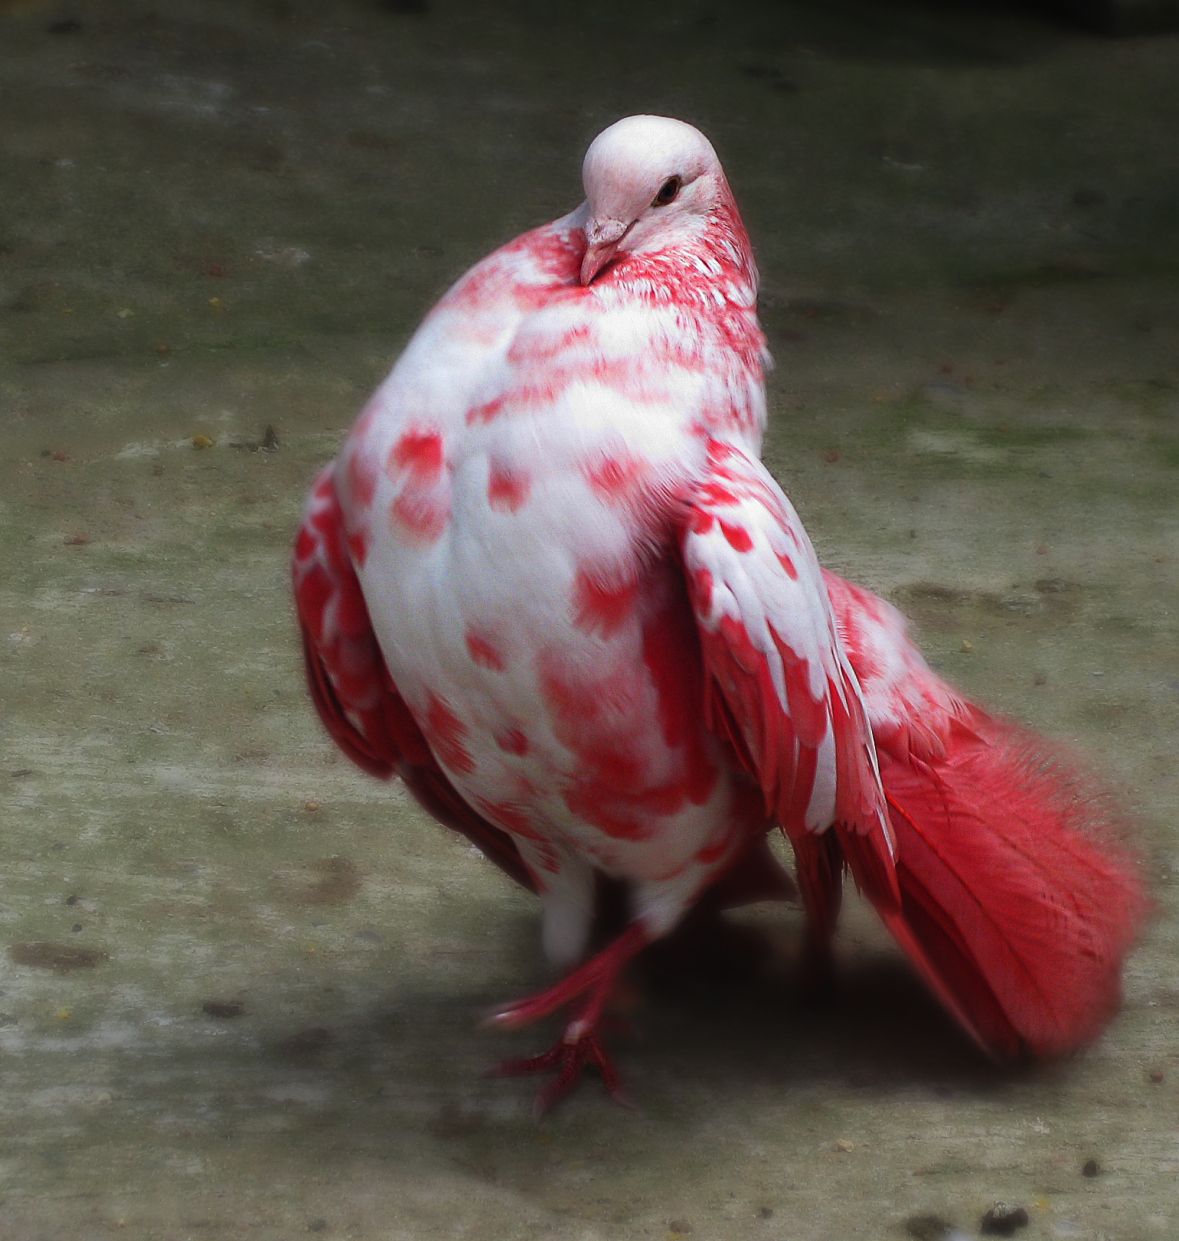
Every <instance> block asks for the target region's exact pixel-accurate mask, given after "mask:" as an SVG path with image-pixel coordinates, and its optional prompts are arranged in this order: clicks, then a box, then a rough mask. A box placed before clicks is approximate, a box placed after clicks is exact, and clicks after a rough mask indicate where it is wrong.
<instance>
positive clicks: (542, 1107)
mask: <svg viewBox="0 0 1179 1241" xmlns="http://www.w3.org/2000/svg"><path fill="white" fill-rule="evenodd" d="M577 1025H578V1023H576V1022H575V1023H574V1024H573V1025H572V1026H570V1028H569V1030H567V1031H566V1032H565V1034H564V1035H563V1036H562V1037H561V1039H560V1040H559V1041H558V1042H557V1043H555V1044H554V1045H553V1046H552V1047H550V1048H549V1049H548V1051H543V1052H541V1053H540V1054H539V1055H536V1056H526V1057H524V1058H522V1059H517V1060H504V1061H503V1062H502V1063H501V1064H499V1065H497V1066H496V1067H495V1068H494V1069H492V1070H491V1074H492V1076H495V1077H520V1076H523V1075H525V1074H531V1073H554V1074H555V1076H554V1078H553V1080H552V1081H551V1082H549V1083H548V1085H546V1086H545V1087H544V1088H543V1089H542V1090H541V1091H540V1092H539V1094H537V1096H536V1100H535V1102H534V1103H533V1105H532V1111H533V1114H534V1115H535V1116H536V1118H537V1119H538V1120H539V1119H540V1118H541V1117H542V1116H544V1114H545V1113H546V1112H548V1111H549V1109H550V1108H552V1107H553V1106H554V1105H555V1104H557V1103H559V1102H560V1101H561V1100H562V1099H563V1098H565V1096H566V1095H567V1094H569V1093H570V1092H571V1091H573V1089H574V1088H575V1087H576V1086H577V1084H578V1082H580V1081H581V1074H582V1072H583V1070H584V1069H585V1068H587V1067H588V1066H592V1067H593V1068H595V1069H597V1070H598V1073H599V1074H600V1075H601V1078H602V1083H603V1085H604V1086H605V1087H606V1090H607V1092H608V1093H609V1095H610V1097H611V1098H612V1099H613V1100H614V1102H615V1103H619V1104H621V1105H622V1106H623V1107H634V1104H633V1103H632V1102H631V1100H630V1098H629V1096H628V1095H627V1094H626V1092H625V1091H624V1090H623V1088H622V1082H621V1079H620V1078H619V1075H618V1070H617V1069H616V1068H615V1067H614V1062H613V1061H612V1060H611V1059H610V1056H609V1054H608V1053H607V1051H606V1049H605V1047H603V1046H602V1040H601V1039H600V1038H599V1037H598V1035H597V1033H596V1031H593V1030H588V1031H581V1032H578V1031H577V1029H576V1027H577Z"/></svg>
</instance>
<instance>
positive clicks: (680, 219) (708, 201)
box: [581, 116, 725, 284]
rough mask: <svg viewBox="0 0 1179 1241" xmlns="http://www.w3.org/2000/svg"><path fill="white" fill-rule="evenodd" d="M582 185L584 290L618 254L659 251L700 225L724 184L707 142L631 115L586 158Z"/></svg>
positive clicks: (659, 119)
mask: <svg viewBox="0 0 1179 1241" xmlns="http://www.w3.org/2000/svg"><path fill="white" fill-rule="evenodd" d="M581 180H582V184H583V185H584V186H585V197H586V208H587V212H588V214H587V219H586V224H585V240H586V252H585V259H584V260H583V261H582V264H581V283H582V284H589V283H590V281H591V280H593V278H594V277H595V276H596V275H597V274H598V272H600V271H601V270H602V268H603V267H605V266H606V264H607V263H609V262H610V260H611V259H612V258H614V256H615V255H616V254H630V253H634V252H636V251H639V250H642V249H652V248H655V247H656V246H658V245H661V244H664V242H665V241H666V240H668V239H670V238H672V237H674V236H675V235H676V233H677V232H680V231H681V230H682V229H684V228H685V227H690V225H691V223H692V222H693V221H694V220H700V219H703V217H704V216H706V215H707V214H708V211H709V209H710V208H711V207H712V206H713V205H714V204H715V203H716V200H717V197H718V195H719V194H720V193H721V190H722V187H723V186H724V184H725V179H724V173H723V172H722V171H721V166H720V161H719V160H718V159H717V157H716V152H715V151H714V150H713V149H712V144H711V143H710V142H709V141H708V139H707V138H706V137H705V136H704V135H703V134H702V133H701V132H700V131H699V130H698V129H693V128H692V126H691V125H686V124H684V122H683V121H675V120H672V119H671V118H670V117H667V116H627V117H624V118H623V119H622V120H621V121H616V122H615V123H614V124H613V125H611V126H610V128H609V129H604V130H603V131H602V132H601V133H600V134H599V135H598V136H597V137H596V138H595V139H594V140H593V142H592V143H590V148H589V150H588V151H586V153H585V162H584V163H583V164H582V166H581Z"/></svg>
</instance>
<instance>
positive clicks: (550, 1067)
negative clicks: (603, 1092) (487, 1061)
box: [489, 923, 650, 1116]
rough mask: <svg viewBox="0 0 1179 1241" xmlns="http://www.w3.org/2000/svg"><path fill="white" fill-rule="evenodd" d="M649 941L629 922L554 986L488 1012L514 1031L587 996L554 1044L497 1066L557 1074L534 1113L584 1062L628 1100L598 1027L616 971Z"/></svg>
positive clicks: (502, 1070) (512, 1071)
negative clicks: (496, 1010) (528, 1055)
mask: <svg viewBox="0 0 1179 1241" xmlns="http://www.w3.org/2000/svg"><path fill="white" fill-rule="evenodd" d="M648 943H650V936H649V935H648V934H647V932H646V931H645V930H644V929H643V928H642V926H640V925H639V924H638V923H632V924H631V925H630V926H629V927H627V929H626V930H625V931H623V933H622V934H621V935H619V936H618V938H617V939H615V940H613V941H612V942H611V943H609V944H607V945H606V947H605V948H603V949H602V950H601V952H598V953H596V954H595V955H594V956H592V957H590V959H589V960H588V961H585V962H583V963H582V964H581V965H579V966H578V967H577V968H576V969H575V970H573V971H572V973H570V974H567V975H566V976H565V977H564V978H563V979H561V981H560V982H558V983H557V984H556V985H554V986H552V987H549V988H547V989H546V990H544V991H541V992H539V993H538V994H536V995H533V996H529V997H528V998H526V999H523V1000H518V1001H517V1002H516V1003H514V1004H509V1005H508V1006H507V1007H506V1008H503V1009H500V1010H499V1011H498V1012H496V1013H494V1014H492V1016H491V1018H490V1020H489V1024H492V1025H502V1026H507V1027H509V1028H511V1029H515V1028H516V1027H518V1026H524V1025H528V1024H529V1023H530V1022H533V1021H538V1020H539V1019H540V1018H541V1017H547V1016H548V1015H549V1014H550V1013H554V1012H556V1011H557V1009H559V1008H563V1007H564V1006H565V1005H566V1004H570V1003H572V1002H573V1001H574V1000H576V999H577V998H578V997H579V996H583V995H584V996H586V1000H585V1003H584V1005H583V1006H582V1008H581V1010H580V1011H579V1012H578V1014H577V1016H576V1017H575V1018H574V1019H573V1020H572V1021H571V1022H569V1024H568V1025H567V1026H566V1027H565V1030H564V1032H563V1033H562V1035H561V1037H560V1039H559V1040H558V1041H557V1043H556V1044H555V1045H554V1046H553V1047H551V1048H549V1050H548V1051H546V1052H542V1053H541V1054H540V1055H539V1056H530V1057H528V1058H526V1059H523V1060H507V1061H505V1062H504V1063H503V1064H501V1065H500V1066H499V1067H498V1068H497V1069H496V1070H495V1072H496V1073H497V1074H500V1075H503V1076H514V1075H516V1074H521V1073H545V1072H555V1073H556V1077H555V1078H554V1079H553V1081H552V1082H550V1083H549V1085H548V1086H546V1087H545V1088H544V1089H543V1090H542V1091H541V1092H540V1094H539V1095H537V1097H536V1104H535V1110H536V1113H537V1115H538V1116H543V1115H544V1113H545V1112H547V1111H548V1110H549V1108H550V1107H552V1106H553V1104H555V1103H557V1102H558V1101H559V1100H560V1099H562V1098H564V1096H565V1095H567V1094H568V1093H569V1092H570V1091H571V1090H572V1089H573V1087H574V1086H576V1085H577V1082H578V1080H579V1079H580V1077H581V1073H582V1070H583V1069H584V1068H585V1067H586V1065H593V1066H594V1067H595V1068H596V1069H597V1070H598V1072H599V1073H600V1074H601V1075H602V1081H603V1082H604V1083H605V1086H606V1089H607V1090H608V1091H609V1092H610V1095H611V1097H612V1098H613V1099H615V1100H617V1101H618V1102H619V1103H626V1102H627V1099H626V1096H625V1095H624V1094H623V1092H622V1087H621V1084H620V1082H619V1078H618V1071H617V1070H616V1069H615V1067H614V1064H613V1062H612V1061H611V1060H610V1057H609V1055H607V1053H606V1050H605V1048H604V1047H603V1046H602V1041H601V1039H600V1037H599V1035H598V1026H599V1024H600V1022H601V1020H602V1011H603V1009H604V1008H605V1005H606V1001H607V1000H608V999H609V998H610V993H611V991H612V990H613V989H614V983H615V981H616V979H617V978H618V975H619V972H620V971H621V970H622V968H623V966H624V965H626V963H627V962H628V961H629V960H630V959H631V958H632V957H633V956H635V954H636V953H638V952H640V951H642V949H643V948H645V947H646V946H647V944H648ZM587 993H588V995H587Z"/></svg>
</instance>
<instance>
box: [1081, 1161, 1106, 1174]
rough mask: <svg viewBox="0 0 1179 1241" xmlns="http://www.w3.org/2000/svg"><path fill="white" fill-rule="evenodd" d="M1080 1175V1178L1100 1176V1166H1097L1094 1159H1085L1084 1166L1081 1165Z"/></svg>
mask: <svg viewBox="0 0 1179 1241" xmlns="http://www.w3.org/2000/svg"><path fill="white" fill-rule="evenodd" d="M1081 1175H1082V1176H1100V1175H1101V1164H1099V1163H1098V1162H1097V1160H1096V1159H1086V1160H1085V1162H1084V1164H1082V1166H1081Z"/></svg>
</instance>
